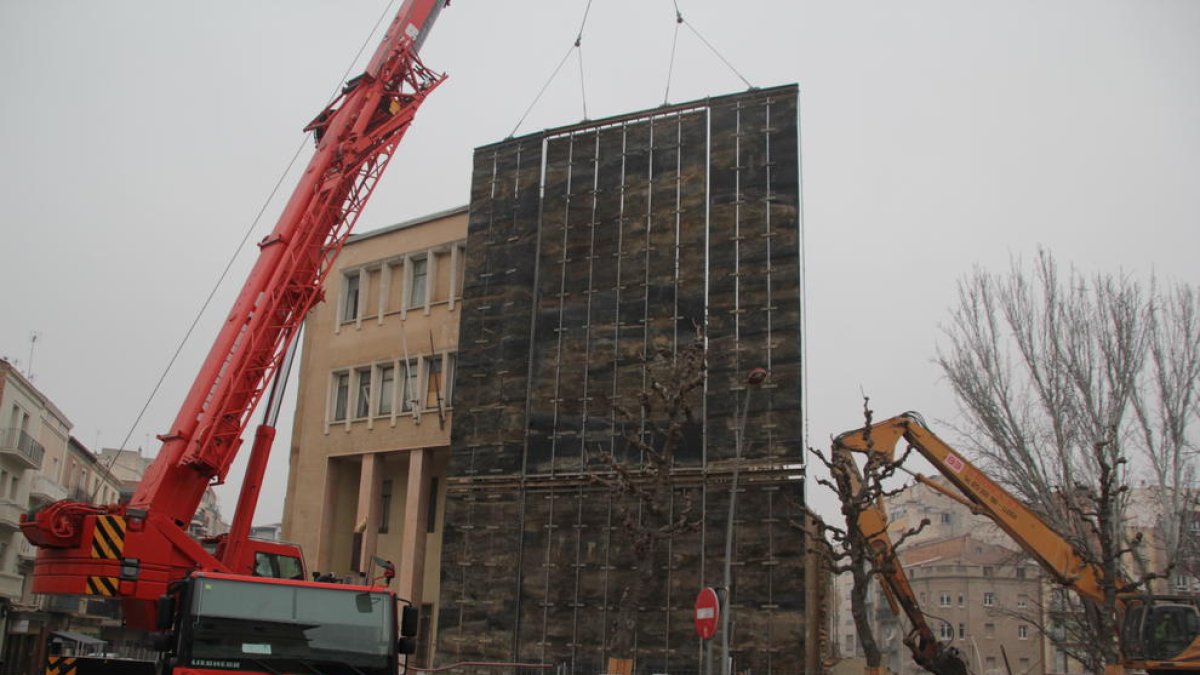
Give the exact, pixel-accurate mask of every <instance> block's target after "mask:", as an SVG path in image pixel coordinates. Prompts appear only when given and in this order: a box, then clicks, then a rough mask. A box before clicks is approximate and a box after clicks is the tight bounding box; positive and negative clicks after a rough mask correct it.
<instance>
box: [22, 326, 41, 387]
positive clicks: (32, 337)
mask: <svg viewBox="0 0 1200 675" xmlns="http://www.w3.org/2000/svg"><path fill="white" fill-rule="evenodd" d="M39 335H41V334H40V333H38V332H37V331H36V330H31V331H29V360H28V361H27V362H26V364H25V377H27V378H28V379H29V381H30V382H33V348H34V347H36V346H37V339H38V336H39Z"/></svg>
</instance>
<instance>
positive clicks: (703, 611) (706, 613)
mask: <svg viewBox="0 0 1200 675" xmlns="http://www.w3.org/2000/svg"><path fill="white" fill-rule="evenodd" d="M695 608H696V609H695V612H694V613H693V615H692V619H693V620H694V621H695V623H696V635H698V636H700V639H701V640H704V642H705V645H704V651H705V654H706V656H707V658H706V659H705V664H704V672H705V673H706V675H711V673H712V660H713V654H712V650H713V643H712V637H713V636H714V635H716V634H717V622H718V620H719V619H720V616H721V603H720V601H719V600H718V599H717V592H716V591H715V590H713V589H712V588H710V587H705V588H702V589H700V592H699V593H698V594H696V605H695Z"/></svg>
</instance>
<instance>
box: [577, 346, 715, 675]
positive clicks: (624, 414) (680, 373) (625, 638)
mask: <svg viewBox="0 0 1200 675" xmlns="http://www.w3.org/2000/svg"><path fill="white" fill-rule="evenodd" d="M706 358H707V354H706V349H705V344H704V339H703V334H702V333H700V331H699V329H697V333H696V336H695V339H694V340H693V341H692V342H691V343H689V344H688V345H687V346H685V347H683V348H682V349H680V350H679V351H674V350H670V349H660V350H658V351H657V352H655V353H653V354H650V355H648V356H647V357H646V363H645V365H646V371H647V375H648V385H647V388H646V389H645V390H644V391H641V392H639V394H638V396H637V404H638V408H637V409H636V410H630V409H627V408H625V407H623V406H621V405H619V404H614V406H613V409H614V412H615V414H616V417H617V419H618V420H619V424H620V428H621V431H620V432H619V433H620V436H621V439H622V441H623V443H624V445H625V449H626V452H625V453H624V454H625V457H624V458H622V457H618V456H616V455H614V454H613V453H612V452H610V451H605V452H602V453H600V454H599V456H598V457H597V458H596V460H595V464H598V465H599V466H600V467H603V469H602V470H595V469H594V470H592V471H591V474H590V475H591V480H592V481H593V482H595V483H598V484H601V485H603V486H605V487H606V488H608V489H609V490H610V491H611V492H612V493H614V494H616V495H620V496H622V497H623V499H620V500H615V506H614V512H615V515H616V520H617V521H618V522H619V523H620V528H619V531H620V532H622V533H623V534H624V536H626V537H627V538H628V540H629V542H630V544H631V548H632V550H633V553H634V555H635V557H636V559H637V571H636V574H635V575H634V576H632V577H630V578H628V580H627V583H626V584H625V585H624V586H623V587H622V588H621V589H620V596H619V599H618V601H617V607H618V611H617V613H616V615H615V616H614V618H613V621H612V624H611V625H610V631H609V633H610V635H611V642H610V644H609V652H610V653H611V654H614V655H621V656H622V658H624V656H625V655H629V656H632V654H633V652H634V649H635V641H634V636H635V634H636V631H637V609H638V607H640V606H649V605H651V604H652V603H651V602H649V599H650V598H648V594H649V592H650V589H652V588H654V583H655V580H657V579H659V578H660V570H661V568H662V566H663V565H664V564H665V561H664V557H665V551H666V544H667V543H668V542H669V541H670V540H671V539H672V538H673V537H675V536H677V535H679V534H682V533H685V532H691V531H694V530H696V529H698V528H699V527H700V526H701V524H702V522H703V521H702V514H701V513H699V512H697V510H696V509H695V508H694V507H695V505H694V504H693V502H692V499H691V498H690V494H689V493H687V492H683V493H679V492H677V491H676V490H675V487H674V483H673V482H672V480H671V478H672V476H671V472H672V469H673V467H674V466H675V456H676V454H677V453H679V452H681V451H682V450H684V449H685V444H686V438H687V436H688V433H687V432H688V429H689V427H690V426H692V425H695V424H698V421H697V420H696V418H695V416H694V414H693V406H696V405H699V404H700V403H701V397H702V395H703V387H704V379H705V374H706V371H707V361H706ZM628 665H632V664H628ZM628 665H627V666H626V667H628Z"/></svg>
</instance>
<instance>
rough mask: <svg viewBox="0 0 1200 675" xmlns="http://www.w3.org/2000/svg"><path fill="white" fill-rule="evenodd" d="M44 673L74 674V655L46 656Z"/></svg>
mask: <svg viewBox="0 0 1200 675" xmlns="http://www.w3.org/2000/svg"><path fill="white" fill-rule="evenodd" d="M46 675H75V657H74V656H47V657H46Z"/></svg>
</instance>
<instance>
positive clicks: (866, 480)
mask: <svg viewBox="0 0 1200 675" xmlns="http://www.w3.org/2000/svg"><path fill="white" fill-rule="evenodd" d="M863 416H864V417H865V419H866V424H865V425H864V429H870V426H871V416H872V412H871V410H870V409H869V408H868V407H867V400H866V399H864V401H863ZM869 442H870V440H869V439H868V443H869ZM809 452H810V453H812V454H813V455H815V456H816V457H817V458H818V459H819V460H820V461H821V463H822V464H824V465H825V467H826V468H827V469H828V470H829V478H818V479H817V483H818V484H820V485H823V486H825V487H827V488H829V489H830V490H832V491H833V492H834V494H836V495H837V498H838V502H839V503H840V504H841V511H842V518H843V520H844V521H845V527H844V528H843V527H838V526H835V525H830V524H828V523H826V522H824V521H823V520H822V519H821V518H819V517H817V516H815V515H814V516H813V517H814V519H815V520H816V525H817V529H818V534H819V536H817V537H814V540H813V544H814V546H815V547H816V550H815V551H814V553H816V554H818V555H820V556H821V557H822V558H824V559H825V560H826V564H827V565H828V567H829V569H830V570H832V571H833V573H834V574H849V575H850V578H851V586H850V614H851V615H852V616H853V617H854V627H855V629H856V631H857V633H858V641H859V644H860V645H861V647H862V650H863V656H864V658H865V659H866V661H867V667H868V668H870V669H876V670H875V671H874V672H879V671H878V669H879V668H880V667H881V666H882V665H883V652H882V649H881V648H880V645H879V642H878V640H876V638H875V632H874V630H873V628H872V626H871V620H870V615H869V614H868V611H867V605H868V603H867V600H868V594H869V593H870V589H871V581H872V578H873V577H874V576H875V575H876V574H891V573H892V572H893V570H894V566H896V565H899V564H900V563H899V561H898V560H897V559H896V550H897V549H898V548H899V547H900V545H901V544H903V543H904V541H905V540H907V539H908V538H909V537H912V536H914V535H916V534H918V533H919V532H920V531H921V530H923V529H924V528H925V526H927V525H928V524H929V520H927V519H926V520H922V521H921V523H920V525H919V526H917V527H915V528H909V529H906V530H904V531H902V532H900V533H898V534H896V535H895V536H894V537H893V538H892V539H893V545H892V548H891V550H890V551H879V550H877V549H876V548H875V547H874V546H872V541H873V540H874V539H875V537H876V536H878V535H879V534H881V533H880V532H866V531H863V528H862V526H861V525H860V523H861V522H862V516H863V513H864V512H866V511H870V510H874V509H877V508H879V504H880V503H881V502H882V500H883V499H884V498H886V497H888V496H890V495H893V494H895V493H897V492H899V491H900V490H902V489H903V488H900V489H896V490H891V491H889V490H887V489H885V487H884V482H885V481H887V480H888V479H890V478H892V477H893V476H894V475H895V473H896V471H898V470H899V469H900V466H901V465H902V464H903V463H904V460H905V459H907V457H908V451H906V452H905V453H904V455H903V456H901V457H900V458H899V459H898V460H895V461H888V459H887V458H886V457H885V456H884V453H880V452H872V453H867V459H866V463H865V464H864V466H863V467H862V469H861V471H860V469H859V468H858V465H857V463H856V462H855V460H854V457H853V456H852V455H851V454H850V453H848V452H836V451H833V452H831V453H830V454H829V455H828V456H826V455H825V454H824V453H822V452H821V451H820V450H817V449H816V448H809Z"/></svg>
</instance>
